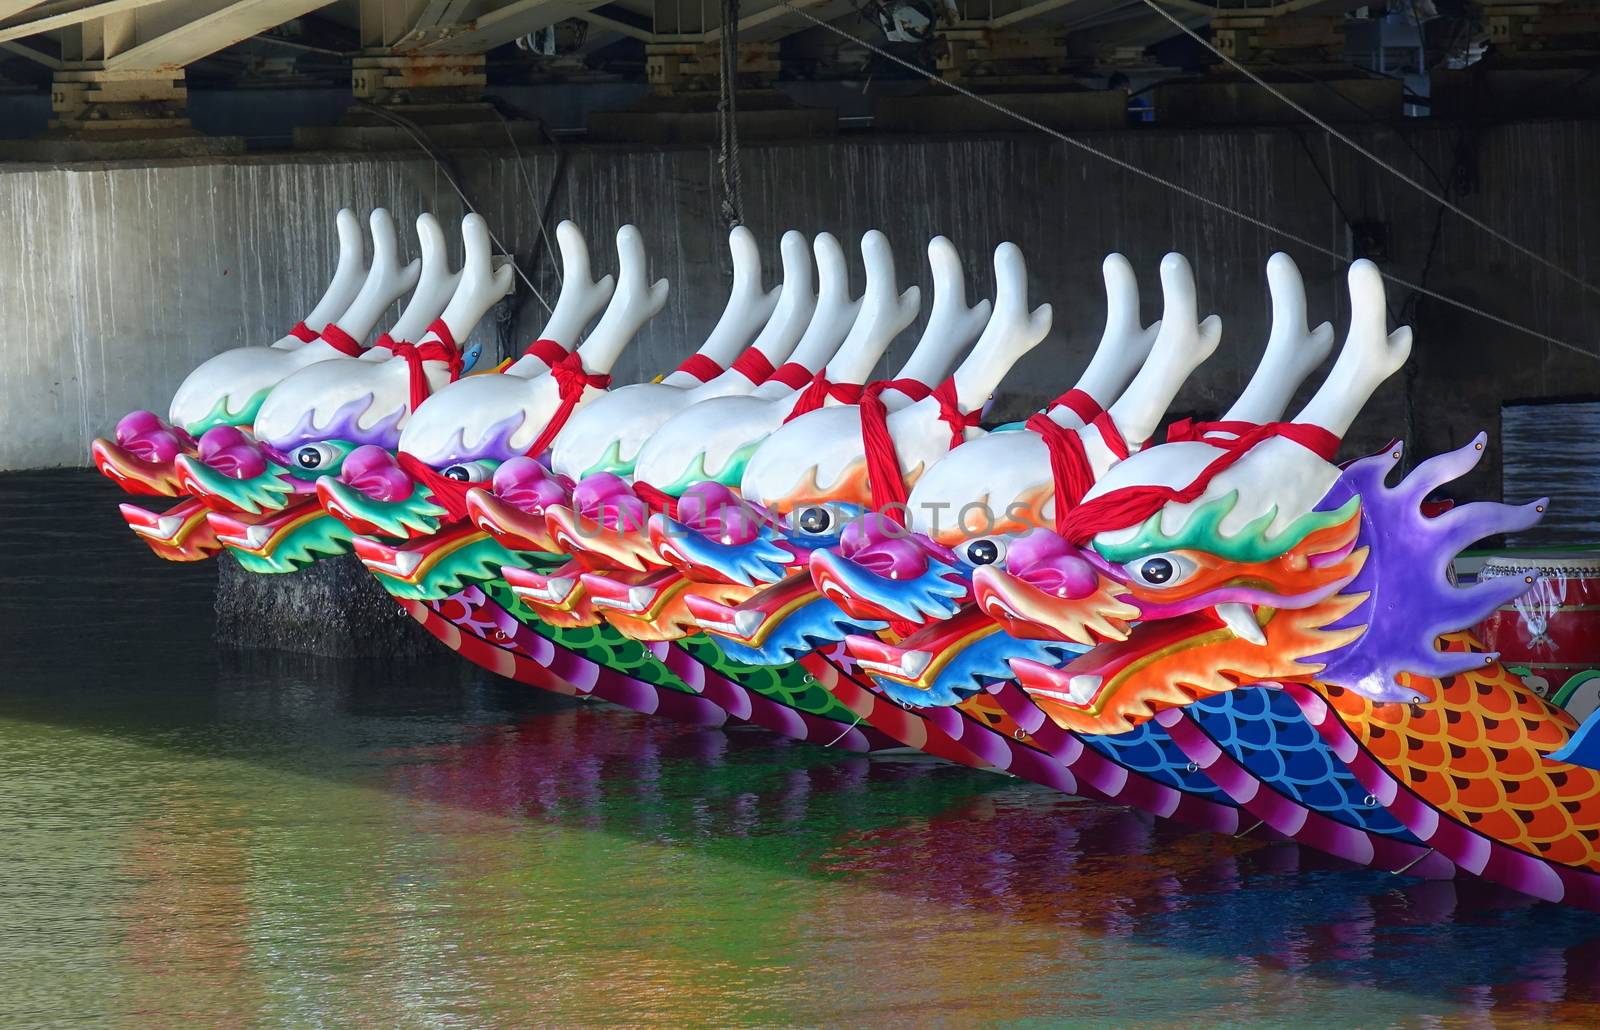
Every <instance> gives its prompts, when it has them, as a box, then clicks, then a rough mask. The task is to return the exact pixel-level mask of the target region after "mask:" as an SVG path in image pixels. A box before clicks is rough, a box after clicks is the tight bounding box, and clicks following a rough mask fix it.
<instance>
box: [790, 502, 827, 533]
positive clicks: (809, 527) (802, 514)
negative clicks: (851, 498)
mask: <svg viewBox="0 0 1600 1030" xmlns="http://www.w3.org/2000/svg"><path fill="white" fill-rule="evenodd" d="M794 526H795V528H796V529H798V530H799V531H800V532H802V533H810V534H811V535H812V536H821V535H822V534H824V533H826V532H828V531H829V530H830V529H832V528H833V512H831V511H829V510H828V509H827V508H824V507H823V506H821V505H819V504H818V505H812V506H811V507H809V508H801V509H800V510H799V511H798V512H796V513H795V517H794Z"/></svg>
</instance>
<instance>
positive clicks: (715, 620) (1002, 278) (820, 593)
mask: <svg viewBox="0 0 1600 1030" xmlns="http://www.w3.org/2000/svg"><path fill="white" fill-rule="evenodd" d="M938 242H939V241H936V243H938ZM944 246H945V247H948V242H947V241H945V244H944ZM948 256H949V255H947V254H945V253H943V251H942V249H936V248H935V247H930V250H929V257H930V261H931V263H932V264H933V265H934V268H935V271H936V273H937V272H938V271H939V269H940V268H941V266H942V265H943V264H945V263H946V262H945V259H946V258H947V257H948ZM949 263H950V264H951V265H952V266H953V267H954V274H953V275H947V276H939V275H937V274H936V278H935V284H936V288H937V290H938V292H936V294H935V305H934V307H935V311H934V315H933V316H931V317H930V319H929V323H928V329H927V331H926V332H925V333H924V335H923V339H922V342H921V343H919V345H918V351H921V350H922V349H923V348H924V347H925V346H931V347H933V348H934V349H935V350H937V351H940V352H941V353H942V355H943V356H942V358H941V361H940V364H941V365H943V364H946V363H948V362H949V360H950V358H951V357H952V356H953V353H954V352H955V351H956V350H958V349H959V348H960V347H961V346H964V341H965V340H968V339H971V336H972V334H973V333H975V332H977V328H976V327H977V323H978V322H979V321H980V319H981V320H982V322H983V328H982V330H981V333H980V334H979V335H978V337H977V342H976V343H975V344H973V346H972V350H971V352H970V353H968V354H967V355H966V356H965V358H964V359H963V360H962V361H961V363H960V365H959V366H958V367H957V368H956V370H955V371H954V373H953V374H951V375H950V377H949V378H948V379H946V380H945V381H944V382H943V384H942V385H940V386H939V387H938V388H936V389H931V390H929V389H928V388H926V387H923V388H922V389H921V390H917V389H915V387H916V385H917V384H919V383H920V382H921V380H919V379H916V378H913V377H911V376H906V375H904V374H902V376H901V377H900V378H898V379H896V380H893V381H889V382H885V383H875V384H873V385H872V386H870V387H868V388H867V389H866V390H865V391H863V393H862V396H861V397H860V399H859V403H855V404H840V405H836V406H818V407H816V408H815V409H813V410H809V411H806V412H805V413H804V414H801V415H800V416H799V417H792V418H791V419H790V420H789V421H786V422H785V423H784V425H782V426H781V427H780V428H779V429H778V430H777V431H776V432H774V433H773V434H772V435H771V436H770V437H769V438H767V439H766V440H765V441H764V442H762V443H761V445H760V446H759V447H757V448H756V449H755V450H754V452H753V453H752V455H751V458H750V460H749V463H748V465H747V466H746V468H745V473H744V476H743V479H742V482H741V492H742V494H743V496H744V498H745V499H746V500H747V501H750V502H751V503H752V504H753V505H754V506H755V507H757V508H759V510H760V511H762V512H763V513H764V516H765V524H764V530H763V533H762V534H761V535H760V536H758V537H756V538H755V539H753V540H752V541H751V542H750V543H749V544H747V545H745V546H744V547H742V548H739V547H730V546H727V545H723V544H721V543H720V542H718V541H714V540H713V541H705V542H701V541H695V540H693V539H692V538H690V539H688V540H686V541H684V542H681V543H680V544H679V546H678V547H677V552H678V553H679V554H680V555H684V556H686V557H689V558H690V559H691V560H692V561H693V563H694V564H697V565H698V569H697V570H696V572H697V573H698V574H701V575H707V576H714V575H721V576H724V577H727V576H729V575H730V573H743V574H748V571H749V569H750V568H751V567H752V565H760V564H765V565H766V567H767V570H768V571H769V572H770V573H771V574H773V576H777V578H772V577H771V576H769V577H768V579H767V580H766V581H767V582H768V583H769V586H767V587H766V588H765V589H763V590H762V591H760V592H759V593H757V594H756V595H755V596H752V597H751V598H750V599H749V600H747V601H746V602H745V603H744V604H743V605H741V606H739V607H738V609H737V610H734V609H731V608H727V607H724V609H722V610H714V609H713V608H712V607H711V606H702V607H704V608H705V609H706V611H705V613H704V617H703V618H702V619H701V625H702V626H703V627H705V628H706V629H708V630H710V631H712V632H714V633H717V634H719V635H720V636H722V637H725V638H727V639H728V640H729V641H730V643H731V644H732V645H733V646H734V648H735V649H736V650H735V652H734V653H735V654H736V655H737V656H738V657H741V658H744V659H746V660H760V661H762V662H766V663H773V662H782V661H789V660H792V658H793V657H794V656H795V655H796V654H798V653H802V652H804V651H806V650H813V649H815V648H816V647H819V646H825V645H830V644H834V643H837V642H838V641H839V640H841V639H842V638H843V636H844V635H846V634H848V633H850V632H859V631H862V630H876V629H880V628H884V627H886V626H887V625H888V622H887V621H886V616H885V613H884V612H882V611H878V610H862V611H845V610H843V609H841V608H840V607H839V605H838V604H837V599H836V598H835V597H833V596H830V595H829V593H828V590H827V586H826V584H819V583H814V582H813V579H812V574H811V560H812V559H811V556H813V555H816V554H818V553H820V552H822V551H826V550H827V549H829V548H833V547H836V546H840V545H841V544H843V545H845V546H850V545H851V544H852V542H854V541H858V540H864V539H867V538H869V537H873V536H882V535H884V531H883V530H882V529H881V528H880V527H879V522H880V521H883V520H887V522H885V526H887V525H888V524H890V523H892V524H893V525H894V526H895V527H897V528H898V527H901V526H903V525H904V524H905V521H906V518H907V516H908V510H907V505H906V501H907V490H908V488H909V487H913V486H914V485H915V484H916V483H917V482H918V480H919V478H920V477H921V476H922V474H923V472H924V471H925V470H926V469H928V468H929V467H930V466H932V465H934V464H935V463H936V462H937V461H939V459H941V458H942V457H944V456H945V455H946V454H947V453H949V451H950V450H951V449H952V448H953V447H955V446H957V445H958V444H961V443H963V442H964V441H965V440H966V439H967V438H968V436H969V435H973V434H975V433H976V432H977V430H976V429H975V425H976V420H977V413H978V411H979V409H980V408H981V406H982V404H983V403H984V402H985V401H986V400H987V399H988V397H989V396H990V395H991V394H992V393H993V391H994V389H995V387H996V386H997V385H998V383H999V381H1000V379H1001V378H1002V377H1003V376H1004V375H1005V373H1006V372H1007V371H1009V369H1010V368H1011V367H1012V365H1014V364H1015V362H1016V361H1017V360H1019V359H1020V358H1021V357H1022V355H1023V354H1025V353H1027V352H1028V351H1029V350H1030V349H1032V347H1033V346H1035V345H1036V344H1037V343H1038V342H1039V341H1040V340H1041V339H1043V338H1044V336H1045V334H1046V333H1048V331H1049V328H1050V318H1051V312H1050V308H1049V306H1048V305H1046V306H1043V307H1040V308H1038V309H1037V310H1033V311H1030V310H1029V308H1028V297H1027V270H1026V266H1025V264H1024V262H1023V259H1022V254H1021V252H1020V251H1019V250H1018V249H1017V248H1016V247H1015V246H1013V245H1011V244H1002V245H1001V246H1000V247H999V248H998V249H997V250H996V252H995V259H994V264H995V281H996V300H995V304H994V306H993V314H992V317H988V316H989V314H990V313H989V312H988V311H985V310H983V309H982V306H981V305H980V307H978V308H973V309H968V308H967V307H966V306H965V291H964V287H963V284H962V282H961V279H960V272H959V266H958V265H956V264H955V263H954V262H949ZM892 299H893V289H892V282H891V283H890V288H889V289H888V290H880V291H879V293H878V295H877V297H876V298H875V297H874V292H873V288H872V283H871V282H870V281H869V284H868V295H867V298H866V302H865V304H864V309H865V311H867V312H872V311H874V310H875V301H876V310H881V311H882V315H880V316H878V318H875V319H871V320H869V321H868V322H867V323H866V324H867V327H868V328H867V329H866V330H864V331H863V332H864V333H870V332H874V331H877V332H881V330H875V329H874V328H873V326H874V323H875V322H877V321H880V320H883V319H889V318H894V319H896V321H899V320H903V314H902V313H901V312H897V311H896V310H895V305H894V304H893V302H892ZM902 303H903V302H902ZM941 304H947V305H948V307H946V308H944V309H943V310H941ZM865 317H866V316H865V315H864V316H863V318H865ZM862 324H863V323H862V321H861V320H858V322H857V326H856V329H853V330H852V338H854V337H856V335H857V331H858V330H861V327H862ZM891 324H893V323H891ZM849 347H850V341H849V340H847V341H846V343H845V345H844V348H841V352H842V353H843V352H845V351H846V350H847V349H848V348H849ZM878 349H881V347H879V348H878ZM915 357H916V355H913V360H914V361H915ZM832 367H833V366H831V365H830V373H831V370H832ZM922 374H924V375H926V373H922ZM937 374H938V373H937V372H935V373H934V375H932V376H928V378H930V379H932V378H935V377H936V376H937ZM892 387H895V388H897V390H896V392H898V393H899V394H900V395H901V396H900V398H899V399H897V401H896V406H895V407H893V408H891V407H890V403H891V401H890V400H888V399H886V398H888V397H889V391H890V388H892ZM828 388H829V387H828V385H827V382H826V380H825V379H820V378H819V380H818V382H817V383H816V384H814V386H813V387H811V388H809V391H814V392H815V393H817V394H818V395H820V394H821V393H822V392H823V391H825V390H827V389H828ZM819 399H820V396H819ZM802 403H803V401H802ZM863 520H864V521H863ZM753 549H761V550H763V551H765V552H766V553H765V554H764V555H762V556H759V557H758V556H757V555H755V554H754V553H752V551H753ZM779 552H787V560H786V562H785V564H782V565H779V563H778V561H776V560H774V555H775V554H776V553H779ZM752 559H755V560H752ZM801 559H804V561H803V562H802V561H801ZM924 571H925V572H926V573H927V574H926V576H924V577H923V579H922V580H919V581H918V586H917V588H913V589H919V590H920V589H922V588H925V589H926V591H927V597H926V598H924V600H926V601H927V603H929V604H934V605H939V604H941V603H943V602H940V601H935V600H934V598H935V597H938V596H941V595H948V594H949V592H950V584H949V583H948V582H947V581H946V580H945V579H944V578H943V576H942V573H941V572H940V571H939V570H938V569H925V570H924ZM780 572H781V575H777V574H778V573H780ZM691 574H694V573H691ZM959 592H960V588H959V587H958V588H957V590H956V593H959ZM891 617H892V616H891ZM746 651H750V652H751V653H748V654H747V653H745V652H746Z"/></svg>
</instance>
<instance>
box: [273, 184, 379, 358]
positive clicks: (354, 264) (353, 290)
mask: <svg viewBox="0 0 1600 1030" xmlns="http://www.w3.org/2000/svg"><path fill="white" fill-rule="evenodd" d="M333 223H334V226H335V228H336V229H337V230H338V233H339V261H338V263H337V264H336V265H334V268H333V278H332V279H331V280H329V282H328V288H327V289H326V290H324V291H322V299H320V300H318V301H317V303H316V306H315V307H313V308H312V309H311V314H309V315H307V316H306V317H305V318H304V319H303V321H304V322H305V324H306V328H308V329H310V330H312V331H313V332H318V333H320V332H322V330H323V328H324V327H326V326H327V324H328V323H329V322H332V321H333V320H334V319H335V318H338V317H339V316H340V315H341V314H343V313H344V311H345V309H347V308H348V307H350V305H351V303H352V302H354V301H355V299H356V294H357V293H359V292H361V282H362V280H363V279H365V278H366V277H367V266H366V263H365V262H364V260H363V259H364V257H365V256H366V255H365V253H364V251H363V246H362V239H361V220H360V219H359V218H357V217H356V213H355V212H354V211H352V210H350V209H349V208H347V207H342V208H340V209H339V213H338V215H336V216H335V217H334V220H333ZM285 339H286V340H292V341H294V343H295V346H298V345H299V341H298V339H296V338H295V337H292V336H290V337H285Z"/></svg>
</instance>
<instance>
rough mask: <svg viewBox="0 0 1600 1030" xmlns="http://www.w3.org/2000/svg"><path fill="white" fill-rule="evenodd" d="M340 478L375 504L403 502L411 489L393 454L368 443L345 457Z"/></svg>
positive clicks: (411, 485) (410, 483)
mask: <svg viewBox="0 0 1600 1030" xmlns="http://www.w3.org/2000/svg"><path fill="white" fill-rule="evenodd" d="M339 479H340V481H342V482H343V483H345V484H346V485H347V486H349V487H351V488H352V489H355V490H359V491H361V492H362V493H363V494H366V495H367V496H368V497H371V498H372V499H373V500H376V501H390V502H393V501H403V500H405V499H406V498H407V497H410V496H411V491H412V488H413V484H412V481H411V476H410V475H408V474H407V473H406V470H405V469H403V468H401V467H400V463H399V462H397V461H396V460H395V457H394V455H393V454H390V453H389V452H388V451H387V450H385V449H384V448H382V447H379V446H378V445H377V444H370V443H369V444H365V445H363V446H361V447H357V448H356V449H355V450H353V451H351V452H350V453H349V454H347V455H345V459H344V465H343V467H342V468H340V470H339Z"/></svg>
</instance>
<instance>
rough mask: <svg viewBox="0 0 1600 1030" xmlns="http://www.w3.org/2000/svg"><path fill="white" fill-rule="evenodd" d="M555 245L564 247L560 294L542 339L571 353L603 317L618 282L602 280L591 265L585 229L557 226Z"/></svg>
mask: <svg viewBox="0 0 1600 1030" xmlns="http://www.w3.org/2000/svg"><path fill="white" fill-rule="evenodd" d="M556 246H558V247H560V248H561V294H560V295H559V296H558V297H556V306H555V307H554V308H553V309H552V310H551V312H550V320H549V321H548V322H546V323H545V325H544V329H543V331H541V332H540V333H539V338H540V339H544V340H554V341H555V342H557V343H559V344H561V346H563V347H565V348H567V349H568V350H571V349H572V348H573V347H575V346H576V345H577V343H578V337H579V336H580V335H582V333H583V330H584V329H585V328H587V327H588V325H589V323H590V322H593V321H594V320H595V319H596V318H598V317H600V312H601V311H603V310H605V306H606V304H607V303H608V302H609V301H610V300H611V294H612V291H613V290H615V289H616V285H617V282H616V280H615V279H613V278H612V277H611V276H609V275H608V276H605V277H603V278H601V279H599V280H596V279H595V278H594V272H593V271H592V270H591V268H590V264H589V242H588V241H587V240H585V239H584V238H583V230H581V229H579V228H578V227H577V226H576V225H574V224H573V223H572V222H570V221H562V223H561V224H560V225H558V226H556Z"/></svg>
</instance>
